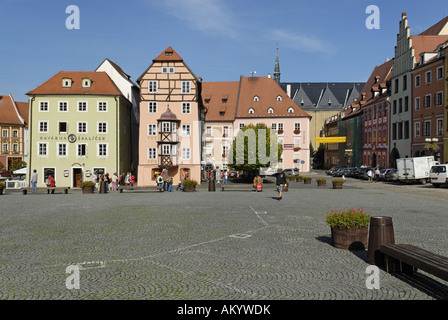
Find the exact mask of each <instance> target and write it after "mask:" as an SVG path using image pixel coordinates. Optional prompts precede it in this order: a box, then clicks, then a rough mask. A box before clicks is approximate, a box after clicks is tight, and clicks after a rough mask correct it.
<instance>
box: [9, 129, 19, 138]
mask: <svg viewBox="0 0 448 320" xmlns="http://www.w3.org/2000/svg"><path fill="white" fill-rule="evenodd" d="M6 132H8V131H6ZM12 137H13V138H18V137H19V131H17V130H12Z"/></svg>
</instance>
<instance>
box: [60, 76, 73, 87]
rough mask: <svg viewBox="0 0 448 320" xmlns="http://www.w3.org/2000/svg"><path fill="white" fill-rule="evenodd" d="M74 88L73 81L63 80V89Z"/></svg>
mask: <svg viewBox="0 0 448 320" xmlns="http://www.w3.org/2000/svg"><path fill="white" fill-rule="evenodd" d="M71 86H72V79H67V78H65V79H62V87H63V88H70V87H71Z"/></svg>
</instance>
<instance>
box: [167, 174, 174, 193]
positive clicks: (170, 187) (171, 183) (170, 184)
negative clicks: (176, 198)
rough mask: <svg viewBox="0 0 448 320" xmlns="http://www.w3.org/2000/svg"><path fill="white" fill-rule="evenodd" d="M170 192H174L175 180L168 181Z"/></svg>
mask: <svg viewBox="0 0 448 320" xmlns="http://www.w3.org/2000/svg"><path fill="white" fill-rule="evenodd" d="M168 192H173V178H172V177H170V178H169V179H168Z"/></svg>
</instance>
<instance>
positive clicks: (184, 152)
mask: <svg viewBox="0 0 448 320" xmlns="http://www.w3.org/2000/svg"><path fill="white" fill-rule="evenodd" d="M182 158H183V159H190V148H182Z"/></svg>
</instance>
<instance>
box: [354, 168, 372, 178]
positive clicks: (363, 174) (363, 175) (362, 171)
mask: <svg viewBox="0 0 448 320" xmlns="http://www.w3.org/2000/svg"><path fill="white" fill-rule="evenodd" d="M369 170H372V171H373V172H375V168H370V167H362V168H359V171H358V178H359V179H366V180H367V179H368V177H367V172H368V171H369ZM372 177H373V175H372Z"/></svg>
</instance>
